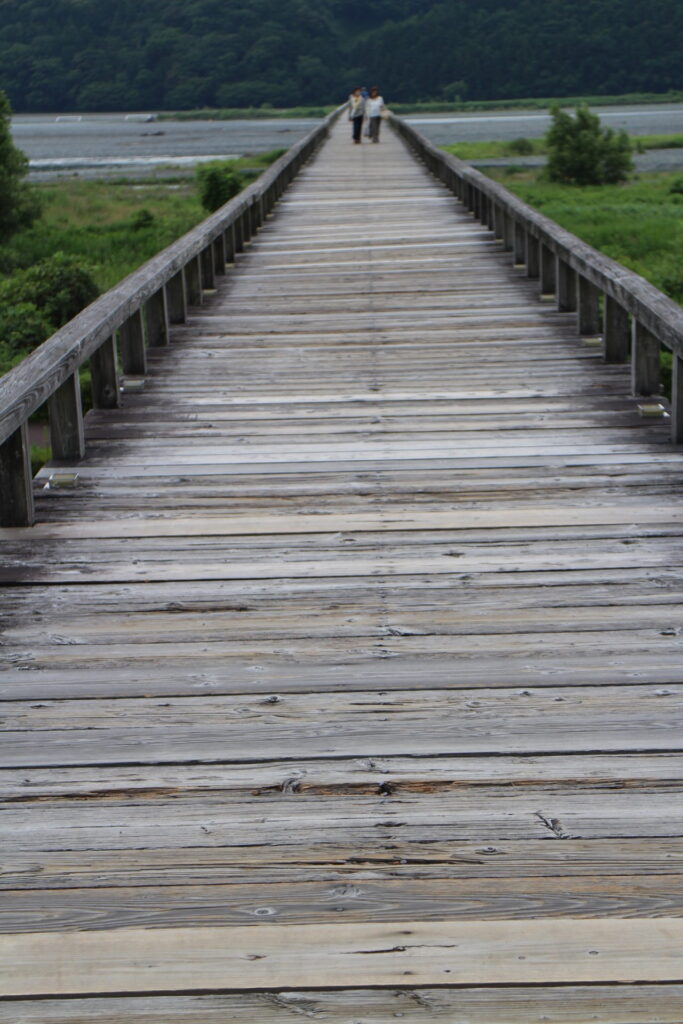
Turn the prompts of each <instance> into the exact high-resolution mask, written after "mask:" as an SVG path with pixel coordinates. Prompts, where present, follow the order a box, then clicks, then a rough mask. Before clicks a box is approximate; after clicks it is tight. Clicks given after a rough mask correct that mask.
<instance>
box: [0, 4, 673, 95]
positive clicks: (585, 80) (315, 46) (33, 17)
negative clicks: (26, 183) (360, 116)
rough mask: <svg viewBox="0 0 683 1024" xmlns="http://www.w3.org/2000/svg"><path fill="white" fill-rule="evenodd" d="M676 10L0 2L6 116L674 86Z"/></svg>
mask: <svg viewBox="0 0 683 1024" xmlns="http://www.w3.org/2000/svg"><path fill="white" fill-rule="evenodd" d="M681 39H683V5H681V4H680V2H679V0H584V2H583V3H581V4H577V3H576V2H575V0H373V2H372V3H368V2H367V0H318V2H317V3H315V4H312V3H308V2H305V0H289V2H288V3H287V4H283V3H280V2H277V0H21V2H20V3H19V2H17V0H0V87H1V88H5V89H6V90H7V92H8V93H9V95H10V97H11V100H12V103H13V105H14V107H15V109H16V110H18V111H31V110H33V111H55V110H76V109H82V110H112V109H119V110H121V109H144V108H154V109H160V110H172V109H188V108H191V107H199V106H207V107H237V108H240V107H247V106H251V107H260V106H261V105H263V104H271V105H273V106H292V105H295V104H301V103H304V104H315V105H320V104H324V103H334V102H337V101H339V100H340V99H343V98H344V97H345V96H346V95H347V93H348V91H349V89H350V87H351V86H352V85H353V84H355V83H356V82H358V81H364V82H365V83H366V84H367V85H370V84H371V82H372V81H376V82H378V83H379V84H380V85H381V87H382V91H383V93H384V95H385V96H386V97H387V98H388V99H389V100H390V101H392V102H393V101H406V102H413V101H415V100H436V99H443V100H450V101H452V100H455V99H457V98H458V97H461V98H469V99H477V100H482V99H491V98H493V97H496V98H502V99H505V98H510V97H514V96H528V97H537V96H567V95H585V94H587V93H594V94H597V95H604V94H605V93H608V92H609V93H623V92H629V91H630V92H633V91H635V90H639V91H650V92H665V91H666V90H668V89H675V88H678V87H680V68H681Z"/></svg>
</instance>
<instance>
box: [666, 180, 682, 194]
mask: <svg viewBox="0 0 683 1024" xmlns="http://www.w3.org/2000/svg"><path fill="white" fill-rule="evenodd" d="M669 194H670V195H672V196H683V178H674V180H673V181H672V182H671V184H670V185H669Z"/></svg>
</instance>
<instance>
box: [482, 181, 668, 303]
mask: <svg viewBox="0 0 683 1024" xmlns="http://www.w3.org/2000/svg"><path fill="white" fill-rule="evenodd" d="M490 175H491V177H494V178H497V179H498V180H501V181H502V182H503V183H504V184H505V186H506V187H507V188H508V189H510V191H512V192H514V193H515V195H518V196H519V197H520V199H523V200H524V201H525V202H527V203H529V205H530V206H533V207H535V208H536V209H537V210H540V211H541V212H542V213H543V214H544V215H545V216H546V217H549V218H550V219H551V220H554V221H556V222H557V223H558V224H560V225H561V226H562V227H564V228H567V229H568V230H569V231H572V232H573V233H574V234H575V235H578V236H579V238H582V239H584V241H586V242H588V244H589V245H592V246H594V247H595V248H596V249H599V250H600V251H601V252H604V253H605V254H606V255H607V256H610V257H611V258H612V259H614V260H617V261H618V262H619V263H623V264H624V266H627V267H629V268H630V269H631V270H634V271H635V272H636V273H637V274H640V275H642V277H644V278H646V279H647V280H648V281H651V282H652V284H654V285H655V287H657V288H659V289H660V290H661V291H663V292H665V293H666V294H667V295H669V296H670V297H671V298H672V299H674V300H675V301H676V302H681V303H683V261H682V260H681V252H683V177H682V176H681V175H680V174H671V173H657V174H641V175H636V176H634V177H633V178H632V179H631V180H630V181H629V182H627V183H626V184H624V185H600V186H594V187H585V188H578V187H576V186H571V185H555V184H550V183H549V182H546V181H544V180H543V179H542V176H541V175H539V174H535V173H530V172H525V173H524V172H520V173H518V174H514V175H512V176H510V175H506V174H505V173H504V172H503V173H502V174H500V173H497V172H495V171H491V172H490ZM677 188H680V189H681V191H676V189H677Z"/></svg>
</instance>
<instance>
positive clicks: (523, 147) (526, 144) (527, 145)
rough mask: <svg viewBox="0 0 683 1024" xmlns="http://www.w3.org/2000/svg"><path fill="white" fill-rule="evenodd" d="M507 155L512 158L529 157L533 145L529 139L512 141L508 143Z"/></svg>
mask: <svg viewBox="0 0 683 1024" xmlns="http://www.w3.org/2000/svg"><path fill="white" fill-rule="evenodd" d="M507 149H508V153H512V154H513V156H531V154H532V153H533V151H534V144H533V142H532V141H531V139H513V140H512V142H510V143H508V147H507Z"/></svg>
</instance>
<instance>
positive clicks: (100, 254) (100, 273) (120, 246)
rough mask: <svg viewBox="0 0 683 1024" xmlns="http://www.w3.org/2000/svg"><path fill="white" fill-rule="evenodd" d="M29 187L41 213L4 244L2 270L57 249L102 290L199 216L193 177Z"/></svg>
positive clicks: (24, 264)
mask: <svg viewBox="0 0 683 1024" xmlns="http://www.w3.org/2000/svg"><path fill="white" fill-rule="evenodd" d="M34 187H35V188H36V190H37V192H38V194H39V196H40V199H41V202H42V206H43V215H42V217H41V218H40V219H39V220H38V221H37V222H36V223H35V224H34V225H33V227H31V228H29V229H28V230H26V231H22V232H20V233H19V234H17V235H15V236H14V237H13V238H12V240H11V242H10V243H8V245H7V246H6V248H5V266H3V267H2V269H3V270H5V271H7V270H9V269H11V265H12V264H13V265H14V266H15V267H27V266H31V265H32V264H33V263H35V262H37V261H38V260H39V259H41V258H42V257H43V256H44V255H49V254H50V253H53V252H57V251H61V252H65V253H68V254H69V255H73V256H77V257H78V258H79V259H82V261H83V262H84V263H85V264H87V265H88V266H89V267H90V268H91V269H92V272H93V276H94V278H95V280H96V282H97V286H98V288H100V290H101V291H106V290H107V289H108V288H111V287H112V286H113V285H115V284H116V283H117V282H118V281H120V280H121V278H123V277H125V276H126V275H127V274H129V273H130V272H131V271H132V270H135V269H136V268H137V267H139V266H140V265H141V264H142V263H144V262H145V261H146V260H148V259H150V258H151V257H152V256H154V255H155V253H157V252H159V250H160V249H163V248H165V247H166V246H167V245H170V243H171V242H172V241H174V239H176V238H178V236H179V235H182V234H184V233H185V232H186V231H188V230H189V229H190V228H191V227H193V226H194V225H195V224H197V223H198V222H199V221H200V220H202V218H203V217H204V212H203V210H202V208H201V206H200V203H199V199H198V198H197V196H196V194H195V188H194V182H193V181H186V182H183V183H180V184H169V183H168V182H154V183H147V182H146V183H140V184H132V183H129V182H103V181H83V180H81V179H76V178H74V179H68V180H66V181H60V182H58V183H56V184H49V185H38V186H34ZM145 211H146V212H147V213H148V214H149V215H150V216H149V217H147V216H146V214H145ZM141 215H142V216H141ZM145 222H146V223H145ZM8 263H9V264H10V266H8V265H7V264H8Z"/></svg>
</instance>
